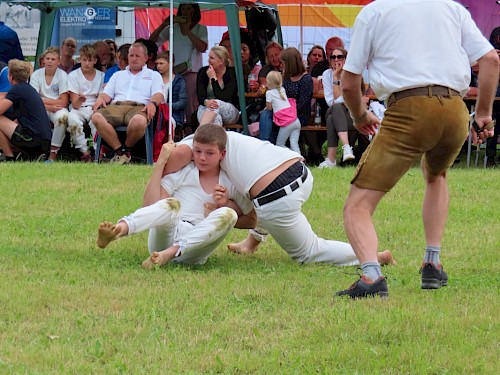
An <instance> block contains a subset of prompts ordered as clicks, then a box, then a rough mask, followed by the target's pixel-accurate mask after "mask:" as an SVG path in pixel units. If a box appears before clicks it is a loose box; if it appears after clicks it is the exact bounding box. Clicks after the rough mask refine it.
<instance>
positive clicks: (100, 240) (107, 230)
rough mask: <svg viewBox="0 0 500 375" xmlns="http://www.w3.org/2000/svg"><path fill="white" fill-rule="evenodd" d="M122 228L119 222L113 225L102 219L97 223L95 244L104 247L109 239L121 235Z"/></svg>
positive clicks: (112, 239) (111, 239)
mask: <svg viewBox="0 0 500 375" xmlns="http://www.w3.org/2000/svg"><path fill="white" fill-rule="evenodd" d="M122 230H123V227H122V225H121V223H119V224H116V225H115V224H113V223H110V222H109V221H103V222H102V223H101V224H99V230H98V231H97V241H96V243H97V246H99V247H100V248H101V249H104V248H105V247H106V246H108V245H109V243H110V242H111V241H114V240H116V239H118V238H119V237H121V236H122Z"/></svg>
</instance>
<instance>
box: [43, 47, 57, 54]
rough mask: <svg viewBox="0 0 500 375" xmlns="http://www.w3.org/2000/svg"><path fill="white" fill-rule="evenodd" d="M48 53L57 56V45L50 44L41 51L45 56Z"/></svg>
mask: <svg viewBox="0 0 500 375" xmlns="http://www.w3.org/2000/svg"><path fill="white" fill-rule="evenodd" d="M48 53H55V54H56V55H57V56H59V55H60V53H61V50H60V49H59V47H54V46H50V47H48V48H47V49H46V50H45V51H43V55H44V56H46V55H47V54H48Z"/></svg>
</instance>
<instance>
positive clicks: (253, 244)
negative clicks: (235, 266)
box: [227, 227, 269, 254]
mask: <svg viewBox="0 0 500 375" xmlns="http://www.w3.org/2000/svg"><path fill="white" fill-rule="evenodd" d="M268 235H269V233H268V232H267V231H266V230H265V229H262V228H260V227H255V228H253V229H249V230H248V235H247V237H246V238H245V239H244V240H243V241H240V242H237V243H230V244H228V245H227V248H228V250H230V251H232V252H233V253H235V254H253V253H255V252H256V251H257V249H258V248H259V245H260V243H261V242H264V241H265V240H266V239H267V236H268Z"/></svg>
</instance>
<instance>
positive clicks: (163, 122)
mask: <svg viewBox="0 0 500 375" xmlns="http://www.w3.org/2000/svg"><path fill="white" fill-rule="evenodd" d="M169 119H170V121H171V127H170V129H169V126H168V124H169ZM174 132H175V120H174V119H173V118H170V116H169V113H168V104H166V103H160V105H159V106H158V120H157V122H156V131H155V135H154V137H153V162H156V161H157V160H158V156H160V152H161V147H162V146H163V144H164V143H167V142H168V140H169V138H170V137H172V139H173V138H174Z"/></svg>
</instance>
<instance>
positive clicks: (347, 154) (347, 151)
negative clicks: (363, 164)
mask: <svg viewBox="0 0 500 375" xmlns="http://www.w3.org/2000/svg"><path fill="white" fill-rule="evenodd" d="M342 150H343V152H344V155H343V156H342V161H347V160H353V159H355V158H356V157H355V156H354V154H353V153H352V147H351V146H349V145H343V146H342Z"/></svg>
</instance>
